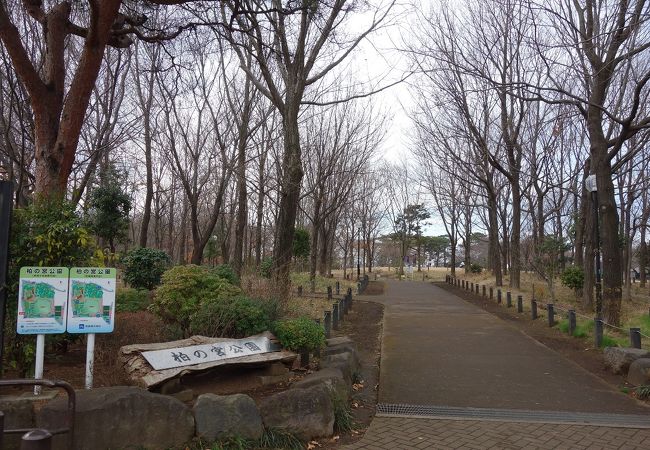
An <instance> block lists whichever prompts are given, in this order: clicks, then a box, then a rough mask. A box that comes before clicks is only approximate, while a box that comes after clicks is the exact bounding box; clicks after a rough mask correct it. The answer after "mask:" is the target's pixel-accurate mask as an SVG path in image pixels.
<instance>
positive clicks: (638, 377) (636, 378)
mask: <svg viewBox="0 0 650 450" xmlns="http://www.w3.org/2000/svg"><path fill="white" fill-rule="evenodd" d="M627 381H628V382H629V383H630V384H633V385H634V386H644V385H650V358H639V359H637V360H634V361H633V362H632V364H630V368H629V370H628V372H627Z"/></svg>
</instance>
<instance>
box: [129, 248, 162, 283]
mask: <svg viewBox="0 0 650 450" xmlns="http://www.w3.org/2000/svg"><path fill="white" fill-rule="evenodd" d="M123 263H124V280H125V281H126V282H127V283H129V284H130V285H131V286H132V287H134V288H136V289H149V290H151V289H154V288H155V287H156V286H158V285H159V284H160V278H161V276H162V274H163V273H164V272H165V270H167V268H168V267H169V265H170V264H171V259H170V258H169V255H168V254H167V253H165V252H164V251H162V250H157V249H155V248H147V247H141V248H136V249H135V250H131V251H130V252H129V254H128V255H126V257H125V258H124V260H123Z"/></svg>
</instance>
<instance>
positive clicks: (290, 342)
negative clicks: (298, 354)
mask: <svg viewBox="0 0 650 450" xmlns="http://www.w3.org/2000/svg"><path fill="white" fill-rule="evenodd" d="M273 331H274V333H275V336H276V337H277V338H278V340H279V341H280V344H282V346H283V347H284V348H287V349H289V350H293V351H302V350H306V351H310V352H311V351H314V350H317V349H319V348H321V347H323V346H324V345H325V331H324V330H323V328H322V327H321V326H320V325H318V324H317V323H316V322H314V321H313V320H312V319H310V318H308V317H300V318H298V319H285V320H281V321H278V322H276V323H275V326H274V330H273Z"/></svg>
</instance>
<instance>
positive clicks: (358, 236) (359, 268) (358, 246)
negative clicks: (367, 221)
mask: <svg viewBox="0 0 650 450" xmlns="http://www.w3.org/2000/svg"><path fill="white" fill-rule="evenodd" d="M360 278H361V227H358V228H357V280H358V279H360Z"/></svg>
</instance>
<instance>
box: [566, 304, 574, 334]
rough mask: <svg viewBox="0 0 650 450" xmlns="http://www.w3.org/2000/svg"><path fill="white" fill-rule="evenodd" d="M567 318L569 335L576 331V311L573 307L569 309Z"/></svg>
mask: <svg viewBox="0 0 650 450" xmlns="http://www.w3.org/2000/svg"><path fill="white" fill-rule="evenodd" d="M567 318H568V319H569V336H573V335H574V334H575V333H576V311H575V309H570V310H569V314H568V317H567Z"/></svg>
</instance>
